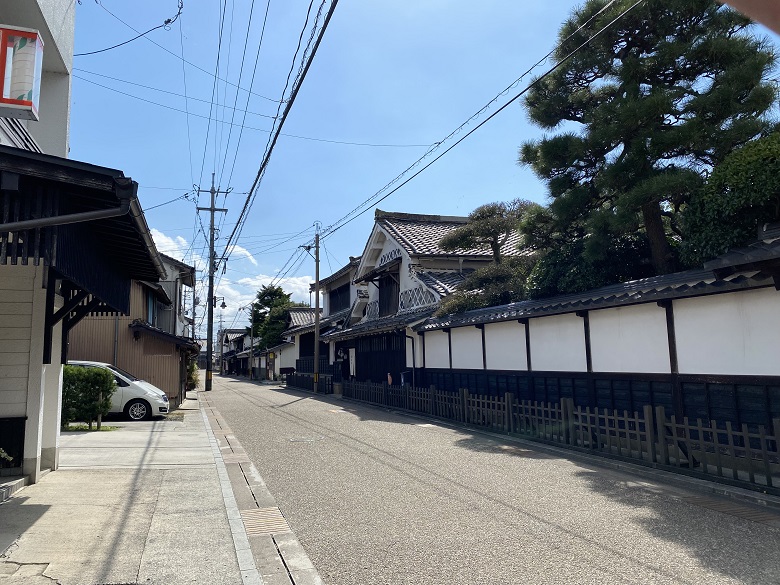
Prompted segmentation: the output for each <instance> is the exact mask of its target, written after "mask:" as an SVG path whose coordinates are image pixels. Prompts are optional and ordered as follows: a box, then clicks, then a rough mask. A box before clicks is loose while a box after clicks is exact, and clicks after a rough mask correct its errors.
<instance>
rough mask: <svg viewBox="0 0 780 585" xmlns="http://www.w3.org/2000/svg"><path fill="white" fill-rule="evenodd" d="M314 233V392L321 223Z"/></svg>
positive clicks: (317, 372)
mask: <svg viewBox="0 0 780 585" xmlns="http://www.w3.org/2000/svg"><path fill="white" fill-rule="evenodd" d="M316 225H317V232H316V233H315V235H314V393H315V394H316V393H317V392H318V390H319V381H320V225H319V223H318V224H316Z"/></svg>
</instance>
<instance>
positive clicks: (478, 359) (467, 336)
mask: <svg viewBox="0 0 780 585" xmlns="http://www.w3.org/2000/svg"><path fill="white" fill-rule="evenodd" d="M452 367H453V369H463V370H481V369H483V366H482V331H481V330H480V329H477V328H476V327H474V326H471V327H456V328H454V329H452Z"/></svg>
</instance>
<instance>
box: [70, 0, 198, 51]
mask: <svg viewBox="0 0 780 585" xmlns="http://www.w3.org/2000/svg"><path fill="white" fill-rule="evenodd" d="M95 2H96V3H97V4H98V5H100V6H103V5H102V4H101V2H100V0H95ZM183 8H184V2H183V0H179V11H178V12H177V13H176V15H175V16H173V17H172V18H168V19H166V20H165V22H163V23H162V24H161V25H159V26H155V27H154V28H150V29H149V30H148V31H146V32H143V33H141V34H139V35H138V36H135V37H133V38H132V39H129V40H127V41H125V42H123V43H119V44H118V45H114V46H113V47H106V48H105V49H99V50H97V51H90V52H89V53H75V54H74V55H73V56H74V57H86V56H87V55H96V54H98V53H105V52H106V51H110V50H112V49H117V48H119V47H123V46H124V45H127V44H128V43H132V42H133V41H135V40H137V39H140V38H141V37H144V36H146V35H148V34H149V33H150V32H152V31H155V30H157V29H158V28H164V29H165V30H171V25H172V24H173V23H174V22H176V20H177V19H178V18H179V16H181V11H182V9H183ZM136 32H137V31H136Z"/></svg>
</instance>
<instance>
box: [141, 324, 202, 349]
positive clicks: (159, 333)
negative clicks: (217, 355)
mask: <svg viewBox="0 0 780 585" xmlns="http://www.w3.org/2000/svg"><path fill="white" fill-rule="evenodd" d="M128 327H130V330H131V331H132V332H133V334H134V335H149V336H151V337H154V338H156V339H161V340H163V341H168V342H170V343H175V344H176V349H177V350H185V351H186V352H187V353H191V354H198V353H200V344H198V343H196V342H195V341H193V340H192V339H189V338H188V337H180V336H178V335H173V334H172V333H167V332H166V331H163V330H162V329H160V328H158V327H153V326H151V325H149V323H146V322H145V321H141V320H140V319H135V320H134V321H133V322H132V323H130V325H128Z"/></svg>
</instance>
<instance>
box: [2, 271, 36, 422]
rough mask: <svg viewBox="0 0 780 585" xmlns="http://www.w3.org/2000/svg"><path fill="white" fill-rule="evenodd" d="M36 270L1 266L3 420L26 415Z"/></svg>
mask: <svg viewBox="0 0 780 585" xmlns="http://www.w3.org/2000/svg"><path fill="white" fill-rule="evenodd" d="M34 282H35V267H33V266H0V416H8V417H12V416H25V415H26V414H27V381H28V377H29V369H30V342H31V339H32V313H33V286H34Z"/></svg>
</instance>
